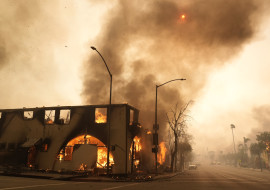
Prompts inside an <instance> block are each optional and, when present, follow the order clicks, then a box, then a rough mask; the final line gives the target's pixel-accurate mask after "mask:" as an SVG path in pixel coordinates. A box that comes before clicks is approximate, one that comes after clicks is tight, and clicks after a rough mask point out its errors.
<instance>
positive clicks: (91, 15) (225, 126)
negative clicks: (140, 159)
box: [0, 0, 270, 151]
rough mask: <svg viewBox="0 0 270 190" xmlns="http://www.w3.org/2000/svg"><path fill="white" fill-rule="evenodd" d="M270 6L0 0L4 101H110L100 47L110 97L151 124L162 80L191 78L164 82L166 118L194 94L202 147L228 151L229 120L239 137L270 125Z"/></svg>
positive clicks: (216, 0) (9, 104) (249, 1)
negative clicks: (127, 104)
mask: <svg viewBox="0 0 270 190" xmlns="http://www.w3.org/2000/svg"><path fill="white" fill-rule="evenodd" d="M268 12H270V11H269V2H268V1H267V0H190V1H188V0H183V1H177V0H166V1H165V0H164V1H162V0H157V1H154V0H151V1H148V2H145V1H142V0H137V1H132V2H131V1H124V0H122V1H121V0H119V1H113V3H112V1H109V0H102V1H98V0H80V1H75V0H58V1H57V0H46V1H41V0H40V1H39V0H21V1H11V0H1V1H0V25H1V27H0V89H1V90H0V97H1V101H0V108H1V109H5V108H21V107H41V106H55V105H81V104H104V103H108V87H109V86H108V84H109V77H108V73H107V71H106V68H105V67H104V65H103V63H102V60H101V59H100V57H99V56H98V54H97V53H96V52H93V51H92V50H91V49H90V46H92V45H93V46H95V47H96V48H97V49H98V50H99V51H100V52H101V53H102V55H103V56H104V58H105V59H106V61H107V63H108V65H109V67H110V69H111V72H112V74H113V103H124V102H128V103H130V104H131V105H134V106H135V107H137V108H138V109H140V110H141V112H140V118H141V123H142V124H143V125H144V126H145V127H148V128H151V127H152V123H153V120H154V114H153V113H154V98H155V84H161V83H163V82H166V81H168V80H171V79H174V78H186V79H187V81H184V82H180V83H178V82H175V83H172V84H170V85H167V86H163V87H162V88H160V89H159V97H158V98H159V110H160V111H159V119H160V121H159V122H160V123H161V124H163V126H164V125H165V124H166V123H165V122H164V118H165V117H164V114H165V113H166V111H168V110H169V109H170V108H171V107H173V106H174V104H175V103H177V102H178V103H179V104H184V103H186V102H188V101H189V100H193V101H194V103H193V105H192V107H190V115H191V116H192V118H193V119H192V121H191V122H190V129H189V131H190V133H192V134H193V136H194V147H195V149H197V150H202V151H204V150H205V151H206V150H207V148H208V150H212V149H213V150H214V149H216V147H215V146H218V148H219V149H222V150H224V151H231V150H232V134H231V130H230V124H234V125H235V126H236V129H235V139H236V142H237V143H238V142H240V141H241V142H242V139H243V137H244V136H245V137H250V138H254V137H255V135H256V133H257V132H260V131H263V130H269V128H268V123H270V118H269V117H268V115H269V114H270V104H269V97H270V89H269V88H268V86H269V85H268V81H269V79H270V75H268V71H269V69H270V68H269V67H270V63H269V62H270V55H269V53H268V52H269V50H268V49H269V44H270V18H269V15H268V14H267V13H268ZM181 14H186V20H184V21H183V20H181V19H180V15H181ZM268 113H269V114H268ZM164 128H166V127H165V126H164V127H163V130H164ZM214 145H215V146H214ZM230 149H231V150H230Z"/></svg>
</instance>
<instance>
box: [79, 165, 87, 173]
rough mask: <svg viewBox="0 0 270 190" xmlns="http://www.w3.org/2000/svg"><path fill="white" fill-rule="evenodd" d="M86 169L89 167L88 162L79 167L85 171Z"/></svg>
mask: <svg viewBox="0 0 270 190" xmlns="http://www.w3.org/2000/svg"><path fill="white" fill-rule="evenodd" d="M86 169H87V165H86V164H81V165H80V168H79V170H80V171H84V170H86Z"/></svg>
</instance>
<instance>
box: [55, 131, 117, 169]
mask: <svg viewBox="0 0 270 190" xmlns="http://www.w3.org/2000/svg"><path fill="white" fill-rule="evenodd" d="M75 144H94V145H97V164H96V166H97V167H98V168H103V167H106V165H107V148H106V147H105V145H104V144H103V143H102V142H101V141H100V140H99V139H97V138H95V137H92V136H90V135H81V136H78V137H76V138H74V139H72V140H70V141H69V142H68V143H67V146H66V147H65V151H64V149H62V150H61V151H60V153H59V154H58V156H57V158H58V160H60V161H61V160H72V153H73V147H74V145H75ZM64 152H65V153H64ZM109 159H110V166H111V165H112V164H114V159H113V155H112V154H111V153H110V155H109ZM81 166H83V165H81ZM80 168H81V167H80Z"/></svg>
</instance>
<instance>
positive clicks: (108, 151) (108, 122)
mask: <svg viewBox="0 0 270 190" xmlns="http://www.w3.org/2000/svg"><path fill="white" fill-rule="evenodd" d="M91 49H92V50H94V51H96V52H97V53H98V54H99V55H100V57H101V58H102V60H103V62H104V64H105V66H106V68H107V71H108V73H109V75H110V79H111V80H110V102H109V114H108V119H107V124H108V134H107V135H108V137H107V175H109V166H110V158H109V156H110V148H111V147H110V146H111V142H110V140H111V139H110V133H111V122H110V120H111V104H112V74H111V72H110V70H109V67H108V65H107V63H106V61H105V59H104V58H103V56H102V55H101V54H100V53H99V51H98V50H97V49H96V48H95V47H94V46H91Z"/></svg>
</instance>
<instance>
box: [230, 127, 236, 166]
mask: <svg viewBox="0 0 270 190" xmlns="http://www.w3.org/2000/svg"><path fill="white" fill-rule="evenodd" d="M231 129H232V137H233V147H234V159H235V160H234V162H235V163H234V165H235V166H236V150H235V142H234V134H233V129H235V125H234V124H231Z"/></svg>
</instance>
